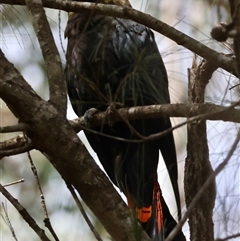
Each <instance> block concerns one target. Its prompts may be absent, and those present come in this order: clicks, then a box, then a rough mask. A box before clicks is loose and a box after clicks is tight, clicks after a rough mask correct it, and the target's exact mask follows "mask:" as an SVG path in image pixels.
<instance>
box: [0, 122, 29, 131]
mask: <svg viewBox="0 0 240 241" xmlns="http://www.w3.org/2000/svg"><path fill="white" fill-rule="evenodd" d="M27 128H28V125H26V124H25V123H19V124H17V125H13V126H0V133H10V132H18V131H26V130H27Z"/></svg>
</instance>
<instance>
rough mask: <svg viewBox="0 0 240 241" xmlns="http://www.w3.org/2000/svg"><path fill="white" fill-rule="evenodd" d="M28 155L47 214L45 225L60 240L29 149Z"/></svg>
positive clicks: (57, 240)
mask: <svg viewBox="0 0 240 241" xmlns="http://www.w3.org/2000/svg"><path fill="white" fill-rule="evenodd" d="M27 155H28V159H29V162H30V165H31V169H32V172H33V175H34V177H35V179H36V182H37V186H38V190H39V191H40V198H41V204H42V208H43V211H44V214H45V217H44V220H43V222H44V224H45V226H46V227H47V228H48V229H49V231H50V233H51V234H52V236H53V237H54V239H55V240H56V241H59V239H58V237H57V235H56V233H55V231H54V229H53V228H52V224H51V222H50V219H49V216H48V211H47V206H46V202H45V199H44V195H43V191H42V188H41V184H40V181H39V178H38V173H37V168H36V167H35V165H34V163H33V160H32V157H31V155H30V152H29V151H28V152H27Z"/></svg>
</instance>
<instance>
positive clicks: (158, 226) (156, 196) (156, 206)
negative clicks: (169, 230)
mask: <svg viewBox="0 0 240 241" xmlns="http://www.w3.org/2000/svg"><path fill="white" fill-rule="evenodd" d="M128 206H129V207H130V208H131V209H134V207H133V202H132V199H131V197H130V196H128ZM135 210H136V212H137V218H138V220H139V222H140V223H141V225H142V227H143V229H144V230H145V231H146V233H147V234H148V235H149V237H150V238H151V240H153V241H163V240H164V233H163V225H164V217H163V209H162V204H161V190H160V186H159V184H158V182H157V181H156V183H155V185H154V190H153V202H152V204H151V205H150V206H143V207H141V208H137V209H135Z"/></svg>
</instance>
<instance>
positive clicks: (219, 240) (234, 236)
mask: <svg viewBox="0 0 240 241" xmlns="http://www.w3.org/2000/svg"><path fill="white" fill-rule="evenodd" d="M238 237H240V233H236V234H233V235H229V236H227V237H225V238H217V239H215V241H226V240H229V239H233V238H238Z"/></svg>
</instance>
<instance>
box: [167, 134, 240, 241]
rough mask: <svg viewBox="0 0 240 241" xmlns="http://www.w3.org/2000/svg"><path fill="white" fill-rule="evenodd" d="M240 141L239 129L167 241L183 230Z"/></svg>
mask: <svg viewBox="0 0 240 241" xmlns="http://www.w3.org/2000/svg"><path fill="white" fill-rule="evenodd" d="M239 141H240V130H239V131H238V134H237V136H236V139H235V141H234V143H233V145H232V147H231V148H230V150H229V152H228V154H227V156H226V158H225V159H224V161H223V162H222V163H221V164H219V165H218V167H217V168H216V169H215V171H214V172H213V173H212V174H211V175H210V176H209V178H208V179H207V181H206V182H205V183H204V185H203V186H202V188H201V189H200V190H199V192H198V193H197V195H196V196H195V197H194V198H193V200H192V202H191V204H190V205H189V207H188V209H187V211H186V213H185V214H184V216H183V218H182V219H181V220H180V221H179V223H178V224H177V226H176V227H175V228H174V229H173V230H172V232H171V233H170V234H169V235H168V237H167V239H166V240H165V241H171V240H173V238H174V237H175V236H176V235H177V233H178V232H179V231H180V230H181V228H182V226H183V225H184V223H185V222H186V220H187V218H188V217H189V216H190V214H191V213H192V211H193V209H194V208H195V206H196V203H197V202H198V201H199V200H200V198H201V197H202V196H203V195H204V194H205V192H206V190H207V189H208V187H209V186H210V185H211V184H212V182H213V181H214V179H215V177H216V176H217V175H218V174H219V173H220V172H221V171H222V170H223V168H224V167H225V166H226V165H227V164H228V162H229V160H230V158H231V156H232V155H233V153H234V151H235V149H236V147H237V145H238V143H239Z"/></svg>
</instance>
